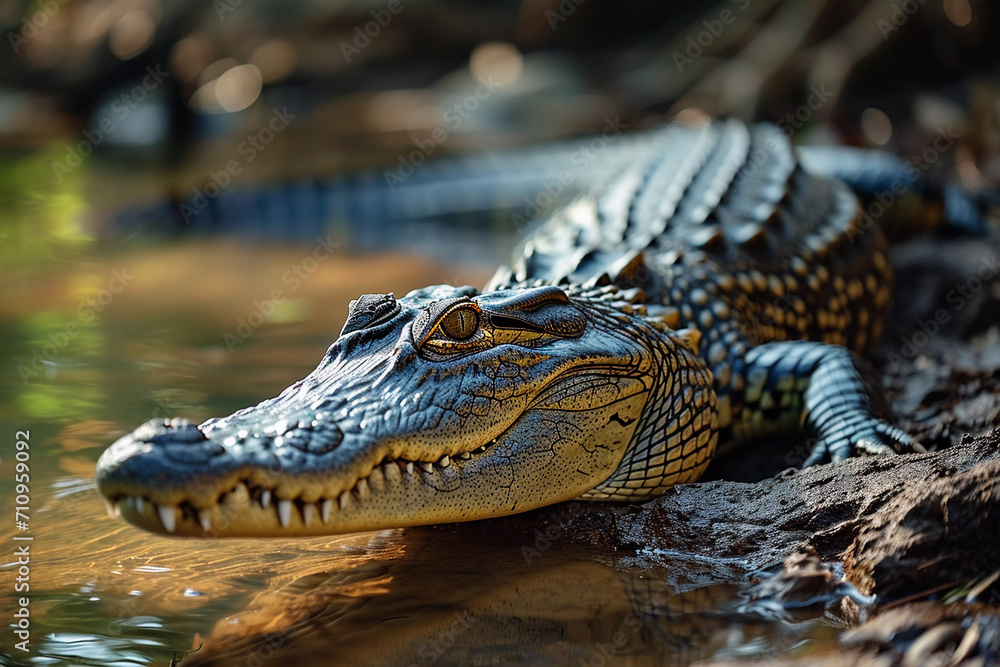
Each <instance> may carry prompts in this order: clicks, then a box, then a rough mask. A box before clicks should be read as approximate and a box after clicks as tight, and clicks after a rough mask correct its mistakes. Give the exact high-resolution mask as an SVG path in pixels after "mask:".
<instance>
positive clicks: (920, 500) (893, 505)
mask: <svg viewBox="0 0 1000 667" xmlns="http://www.w3.org/2000/svg"><path fill="white" fill-rule="evenodd" d="M941 473H942V474H941V476H940V477H938V478H936V479H933V478H932V479H928V480H926V481H924V482H923V483H922V484H920V485H914V486H911V487H909V488H907V489H905V490H904V491H903V492H902V493H900V494H898V495H896V496H895V497H893V498H892V499H891V500H889V502H887V503H886V504H885V505H884V506H882V507H881V508H880V509H879V510H878V511H876V512H875V514H874V515H872V516H871V517H870V518H868V519H867V520H866V521H865V523H864V525H863V526H862V527H861V530H860V531H859V533H858V536H857V538H856V539H855V540H854V543H853V544H851V546H850V547H849V548H848V550H847V552H846V553H845V558H844V568H845V570H846V572H847V576H848V578H849V579H850V580H851V581H853V582H854V583H855V584H856V585H857V586H858V587H859V588H860V589H861V590H863V591H865V592H869V593H875V594H877V595H878V596H879V597H880V598H890V599H891V598H898V597H901V596H904V595H910V594H913V593H916V592H919V591H926V590H931V589H937V588H940V587H942V586H948V585H951V586H953V587H954V586H958V585H960V584H963V583H965V582H967V581H969V580H971V579H974V578H976V577H981V576H983V574H984V573H988V572H990V571H992V570H1000V460H998V459H992V460H988V461H984V462H981V463H977V464H975V465H972V466H971V467H970V468H969V469H968V470H966V471H961V472H960V471H957V470H956V471H955V472H954V474H949V473H950V471H949V470H947V468H945V469H942V470H941ZM998 590H1000V589H998Z"/></svg>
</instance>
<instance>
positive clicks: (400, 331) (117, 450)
mask: <svg viewBox="0 0 1000 667" xmlns="http://www.w3.org/2000/svg"><path fill="white" fill-rule="evenodd" d="M650 141H654V142H659V143H654V144H652V147H653V149H652V150H649V149H647V150H646V151H645V152H644V155H645V156H646V157H645V158H644V159H642V160H638V161H637V163H636V164H635V165H634V167H633V168H631V169H627V170H625V172H624V173H622V174H621V175H620V177H618V178H616V179H613V180H611V181H610V182H609V183H608V184H607V185H606V186H604V187H601V188H595V189H594V190H593V191H592V192H590V193H587V194H584V195H582V196H580V197H579V198H578V199H577V200H576V201H575V202H574V203H573V204H571V205H570V206H568V207H566V208H565V209H562V210H560V211H559V212H557V213H556V214H554V215H553V216H552V217H551V218H550V219H549V220H548V221H547V222H546V223H545V224H544V225H543V226H542V227H541V228H540V229H539V230H538V231H537V232H536V233H535V234H534V235H533V236H532V237H531V238H529V240H528V241H527V243H526V244H525V247H524V249H523V250H522V252H521V253H520V256H519V258H518V259H517V261H516V262H515V263H514V264H513V266H512V268H511V269H501V270H500V271H498V273H497V275H496V276H495V277H494V279H493V280H492V281H491V283H490V285H489V286H488V287H487V289H486V290H485V291H484V292H483V293H478V292H476V290H474V289H472V288H469V287H463V288H454V287H450V286H436V287H429V288H425V289H423V290H417V291H415V292H411V293H410V294H408V295H407V296H405V297H404V298H402V299H399V300H397V299H395V298H394V297H393V296H392V295H366V296H364V297H362V298H361V299H359V300H358V301H355V302H352V306H351V312H350V315H349V317H348V321H347V323H346V324H345V326H344V330H343V331H342V332H341V335H340V337H339V338H337V340H336V341H335V342H334V343H333V345H332V346H331V347H330V349H329V351H328V352H327V354H326V356H325V357H324V358H323V360H322V362H321V363H320V365H319V367H318V368H317V369H316V370H315V371H313V372H312V373H311V374H310V375H309V376H307V377H306V378H305V379H303V380H301V381H299V382H297V383H295V384H294V385H292V386H291V387H289V388H288V389H286V390H285V391H284V392H282V394H281V395H280V396H278V397H276V398H274V399H271V400H268V401H265V402H263V403H261V404H260V405H257V406H255V407H252V408H248V409H246V410H241V411H240V412H237V413H235V414H234V415H231V416H229V417H226V418H223V419H212V420H209V421H207V422H205V423H204V424H201V425H200V426H194V425H191V424H188V423H186V422H184V421H181V420H166V421H163V420H161V421H153V422H149V423H147V424H145V425H143V426H142V427H140V428H139V429H137V430H136V431H135V432H133V433H132V434H130V435H128V436H126V437H124V438H122V439H120V440H119V441H118V442H116V443H115V444H114V445H112V446H111V447H110V448H109V449H108V451H107V452H105V453H104V455H103V456H102V457H101V459H100V461H99V462H98V469H97V479H98V484H99V487H100V490H101V492H102V493H103V494H104V496H105V497H106V498H107V499H108V500H109V502H110V503H112V505H113V507H115V508H116V509H117V510H118V511H120V512H121V514H122V516H124V517H125V518H126V519H127V520H128V521H130V522H132V523H134V524H136V525H138V526H141V527H143V528H146V529H148V530H152V531H155V532H165V533H172V534H175V535H192V536H206V535H209V536H216V535H220V536H230V535H232V536H264V535H283V536H284V535H311V534H328V533H347V532H354V531H361V530H373V529H381V528H391V527H399V526H409V525H421V524H429V523H442V522H452V521H468V520H474V519H484V518H490V517H496V516H502V515H507V514H513V513H517V512H522V511H526V510H530V509H533V508H537V507H541V506H545V505H549V504H552V503H556V502H560V501H564V500H570V499H573V498H585V499H604V500H616V501H636V500H644V499H648V498H650V497H653V496H656V495H658V494H660V493H662V492H663V491H664V490H665V489H667V488H669V487H670V486H672V485H674V484H677V483H683V482H691V481H695V480H697V479H698V477H699V476H700V475H701V474H702V472H703V471H704V469H705V468H706V466H707V465H708V463H709V461H710V460H711V457H712V455H713V453H714V451H715V449H716V444H717V442H718V441H719V439H720V438H721V439H722V440H723V441H725V442H738V441H742V440H746V439H748V438H750V437H756V436H760V435H767V434H769V433H775V432H778V431H796V430H797V431H799V432H803V433H804V434H805V435H807V436H809V437H812V438H815V440H816V441H817V444H816V446H815V447H814V449H813V454H812V455H811V456H810V457H809V460H808V461H806V463H816V462H820V461H824V460H840V459H843V458H845V457H846V456H849V455H852V454H886V453H892V452H893V451H907V450H911V449H914V448H919V446H918V445H915V443H913V442H912V441H911V440H910V438H909V437H908V436H907V435H906V434H905V433H902V432H901V431H899V430H898V429H896V428H894V427H892V426H890V425H889V424H888V423H886V422H885V421H884V419H885V417H886V416H887V415H886V410H885V405H884V402H883V401H882V400H881V398H880V395H879V392H878V388H877V384H876V383H875V382H874V381H873V380H872V377H871V373H870V370H869V369H868V368H867V367H866V366H865V364H864V363H863V362H862V361H861V360H860V358H859V357H857V356H856V355H855V353H854V352H852V351H851V350H852V349H853V350H855V351H859V352H860V351H863V350H865V349H866V348H868V347H870V346H871V345H872V344H873V343H874V341H875V340H876V339H877V338H878V335H879V333H880V331H881V327H882V322H883V319H884V316H885V314H886V312H887V309H888V304H889V293H890V285H891V279H892V277H891V273H890V270H889V267H888V264H887V262H886V259H885V255H884V252H883V250H884V247H883V246H884V243H883V241H882V239H881V237H880V235H879V233H878V231H877V230H875V229H867V228H864V226H863V225H862V224H861V219H860V217H859V209H858V204H857V200H856V198H855V197H854V196H853V195H852V194H851V193H850V191H849V190H848V189H847V188H846V187H845V186H843V185H842V184H840V183H839V182H837V181H834V180H827V179H824V178H820V177H816V176H812V175H810V174H807V173H805V172H804V171H803V170H802V169H801V167H798V166H797V163H796V158H795V154H794V152H793V150H792V148H791V147H790V146H789V145H788V143H787V141H786V140H785V138H784V136H783V135H781V133H780V132H778V131H777V130H776V129H775V128H773V127H769V126H760V127H755V128H747V127H745V126H742V125H739V124H737V123H726V124H706V125H702V126H679V125H673V126H670V127H668V128H667V129H665V130H662V131H660V132H659V133H655V134H653V135H651V138H650Z"/></svg>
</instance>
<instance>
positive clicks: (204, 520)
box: [198, 510, 212, 533]
mask: <svg viewBox="0 0 1000 667" xmlns="http://www.w3.org/2000/svg"><path fill="white" fill-rule="evenodd" d="M198 522H199V523H201V529H202V530H204V531H205V532H206V533H207V532H208V531H210V530H212V513H211V512H209V511H208V510H198Z"/></svg>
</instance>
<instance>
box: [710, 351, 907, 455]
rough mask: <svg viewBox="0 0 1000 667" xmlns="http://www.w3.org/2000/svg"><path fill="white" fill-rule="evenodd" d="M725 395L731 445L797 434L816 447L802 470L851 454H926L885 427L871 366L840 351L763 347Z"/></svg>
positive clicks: (885, 406)
mask: <svg viewBox="0 0 1000 667" xmlns="http://www.w3.org/2000/svg"><path fill="white" fill-rule="evenodd" d="M733 377H734V380H733V382H732V383H731V386H730V387H729V388H728V392H727V393H728V394H729V395H730V397H731V399H732V400H733V403H734V404H736V405H738V406H739V407H738V410H737V411H735V412H734V420H733V435H734V436H735V438H736V439H738V440H743V439H746V438H750V437H756V436H761V435H768V434H775V433H779V432H794V431H795V430H796V429H798V430H800V431H801V432H804V433H805V435H806V436H807V437H809V438H812V439H815V441H816V444H815V446H814V447H813V449H812V453H811V454H810V455H809V456H808V458H806V460H805V463H804V464H803V467H807V466H810V465H815V464H819V463H824V462H827V461H834V462H836V461H842V460H844V459H846V458H848V457H849V456H855V455H878V454H892V453H893V452H897V453H905V452H914V451H916V452H922V451H925V450H924V448H923V447H922V446H920V444H919V443H917V442H915V441H914V440H913V439H912V438H911V437H910V436H909V435H907V434H906V433H904V432H903V431H902V430H900V429H899V428H896V427H895V426H892V425H891V424H889V423H888V422H887V421H886V419H887V418H888V416H889V408H888V404H887V402H886V400H885V398H884V396H883V395H882V391H881V388H880V387H879V384H878V381H877V380H876V378H875V374H874V370H873V369H872V367H871V365H870V364H869V363H868V362H867V361H865V360H864V359H862V358H861V357H859V356H858V355H856V354H855V353H854V352H851V351H850V350H848V349H847V348H844V347H840V346H839V345H827V344H823V343H816V342H811V341H785V342H776V343H767V344H765V345H760V346H757V347H755V348H752V349H751V350H749V351H748V353H747V355H746V358H745V360H744V362H743V364H742V367H741V368H740V369H738V370H737V372H735V373H734V374H733Z"/></svg>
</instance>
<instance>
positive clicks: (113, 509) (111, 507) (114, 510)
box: [104, 498, 122, 516]
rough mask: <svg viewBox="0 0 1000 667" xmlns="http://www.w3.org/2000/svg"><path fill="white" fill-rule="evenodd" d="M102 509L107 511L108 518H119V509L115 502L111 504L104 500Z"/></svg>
mask: <svg viewBox="0 0 1000 667" xmlns="http://www.w3.org/2000/svg"><path fill="white" fill-rule="evenodd" d="M104 509H106V510H107V511H108V516H121V513H122V511H121V508H120V507H118V503H117V502H111V501H110V500H108V499H107V498H105V499H104Z"/></svg>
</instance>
